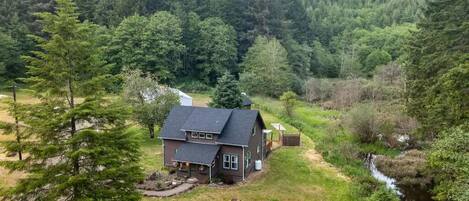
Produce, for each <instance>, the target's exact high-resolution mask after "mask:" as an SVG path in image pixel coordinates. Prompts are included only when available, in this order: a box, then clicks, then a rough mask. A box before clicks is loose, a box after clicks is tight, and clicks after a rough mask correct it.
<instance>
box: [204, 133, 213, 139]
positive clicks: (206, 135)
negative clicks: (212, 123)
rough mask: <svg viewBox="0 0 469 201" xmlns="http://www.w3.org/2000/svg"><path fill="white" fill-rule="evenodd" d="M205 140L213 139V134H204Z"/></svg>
mask: <svg viewBox="0 0 469 201" xmlns="http://www.w3.org/2000/svg"><path fill="white" fill-rule="evenodd" d="M205 139H207V140H211V139H213V134H211V133H207V134H205Z"/></svg>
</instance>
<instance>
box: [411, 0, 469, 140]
mask: <svg viewBox="0 0 469 201" xmlns="http://www.w3.org/2000/svg"><path fill="white" fill-rule="evenodd" d="M468 7H469V2H468V1H466V0H435V1H429V2H428V5H427V8H426V10H425V12H424V15H425V18H424V19H423V20H422V21H421V22H420V23H419V24H418V25H417V27H418V28H419V31H417V32H415V33H414V34H413V36H412V38H411V40H410V44H409V47H408V49H407V50H408V58H407V65H406V66H405V74H406V79H407V81H406V85H407V90H406V96H407V110H408V112H409V113H410V114H411V115H413V116H415V117H416V118H417V119H418V120H419V121H420V122H421V123H422V126H423V133H425V134H426V136H428V137H435V136H436V135H437V134H438V132H439V131H441V130H444V129H446V128H450V127H453V126H458V125H461V124H462V123H464V122H467V121H468V120H469V104H468V101H467V100H469V93H468V89H469V82H468V80H469V54H468V53H469V40H468V38H469V31H468V30H469V14H468V12H467V8H468Z"/></svg>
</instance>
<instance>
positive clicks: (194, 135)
mask: <svg viewBox="0 0 469 201" xmlns="http://www.w3.org/2000/svg"><path fill="white" fill-rule="evenodd" d="M190 133H191V138H198V137H199V135H198V134H197V133H196V132H190Z"/></svg>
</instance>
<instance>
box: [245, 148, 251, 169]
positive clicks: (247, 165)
mask: <svg viewBox="0 0 469 201" xmlns="http://www.w3.org/2000/svg"><path fill="white" fill-rule="evenodd" d="M249 164H251V152H250V151H247V152H246V168H248V167H249Z"/></svg>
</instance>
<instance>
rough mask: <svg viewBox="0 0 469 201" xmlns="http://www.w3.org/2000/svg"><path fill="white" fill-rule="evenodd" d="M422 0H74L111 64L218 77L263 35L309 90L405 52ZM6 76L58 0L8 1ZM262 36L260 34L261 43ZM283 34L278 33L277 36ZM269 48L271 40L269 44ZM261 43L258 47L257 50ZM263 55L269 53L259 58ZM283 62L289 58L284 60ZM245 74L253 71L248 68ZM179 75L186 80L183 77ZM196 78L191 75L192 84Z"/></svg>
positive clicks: (15, 73)
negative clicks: (311, 82)
mask: <svg viewBox="0 0 469 201" xmlns="http://www.w3.org/2000/svg"><path fill="white" fill-rule="evenodd" d="M422 4H423V3H422V1H404V0H390V1H374V0H363V1H334V2H329V1H301V0H295V1H286V0H285V1H282V0H276V1H252V0H237V1H228V0H226V1H148V0H147V1H137V2H135V1H127V0H119V1H98V0H80V1H76V5H77V7H78V12H79V13H80V16H79V19H80V20H81V21H84V22H87V23H93V24H94V25H95V26H94V31H95V32H96V34H97V38H96V40H99V41H98V42H97V45H98V46H99V47H100V48H103V52H104V53H103V54H104V55H102V56H103V57H104V58H105V59H106V61H107V62H109V63H111V64H112V65H113V70H112V72H114V73H115V74H117V73H119V72H120V70H121V69H123V68H124V67H129V68H138V69H141V70H143V71H145V72H151V73H155V74H157V76H158V77H159V79H160V80H161V81H162V82H163V83H166V84H171V85H184V84H186V85H189V86H198V87H204V86H207V85H208V86H213V85H214V84H215V83H216V80H217V78H218V77H220V76H221V75H222V74H223V73H224V72H225V71H229V72H232V73H234V74H236V75H237V77H238V74H242V73H243V72H246V71H248V70H247V67H245V65H243V62H245V60H246V58H247V57H248V55H247V54H248V49H249V48H250V47H252V46H253V44H256V46H262V45H263V44H262V42H260V40H262V39H261V38H258V37H259V36H264V37H266V38H267V39H268V41H277V40H278V41H279V42H280V46H281V47H279V49H278V50H272V51H281V52H282V51H283V49H284V50H285V54H284V55H282V57H285V58H282V59H285V62H287V63H288V67H287V68H286V69H283V70H284V71H287V72H288V73H287V74H289V75H288V76H290V77H289V79H288V80H289V83H287V84H288V86H289V88H291V89H293V90H295V91H296V92H297V93H301V84H302V82H303V81H304V80H305V79H306V78H307V77H309V76H316V77H348V76H369V75H370V74H371V73H372V72H373V70H374V68H375V67H376V66H377V65H380V64H386V63H388V62H390V61H392V60H397V59H399V58H400V57H401V55H402V51H401V47H402V46H403V45H402V43H403V42H404V41H405V40H406V38H407V37H408V36H409V35H410V31H412V30H415V25H413V24H412V23H414V22H416V20H417V19H418V18H419V17H420V16H421V15H422V14H421V13H422V11H421V8H422ZM1 9H2V10H1V11H0V12H1V13H2V16H3V17H2V18H1V19H0V24H1V30H0V31H1V43H2V49H1V52H2V54H1V57H2V68H1V69H2V70H1V71H0V72H1V74H0V77H1V79H2V80H3V81H2V82H3V83H5V82H6V81H12V80H14V79H16V78H19V77H24V75H25V64H24V61H22V60H21V58H20V55H27V54H29V53H30V52H31V51H32V50H34V49H35V45H34V41H33V40H32V39H31V38H30V37H28V35H30V34H35V35H43V34H42V33H41V29H40V23H39V22H38V21H37V17H36V16H35V13H37V12H43V11H52V12H53V11H54V1H36V0H29V1H13V2H10V1H6V0H5V1H2V6H1ZM256 39H258V40H259V42H258V43H255V41H256ZM273 43H276V42H273ZM261 49H264V48H261ZM253 51H254V50H253ZM259 62H261V61H259ZM279 62H282V61H279ZM246 76H247V75H246ZM176 77H178V79H175V78H176ZM187 83H192V84H187Z"/></svg>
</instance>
